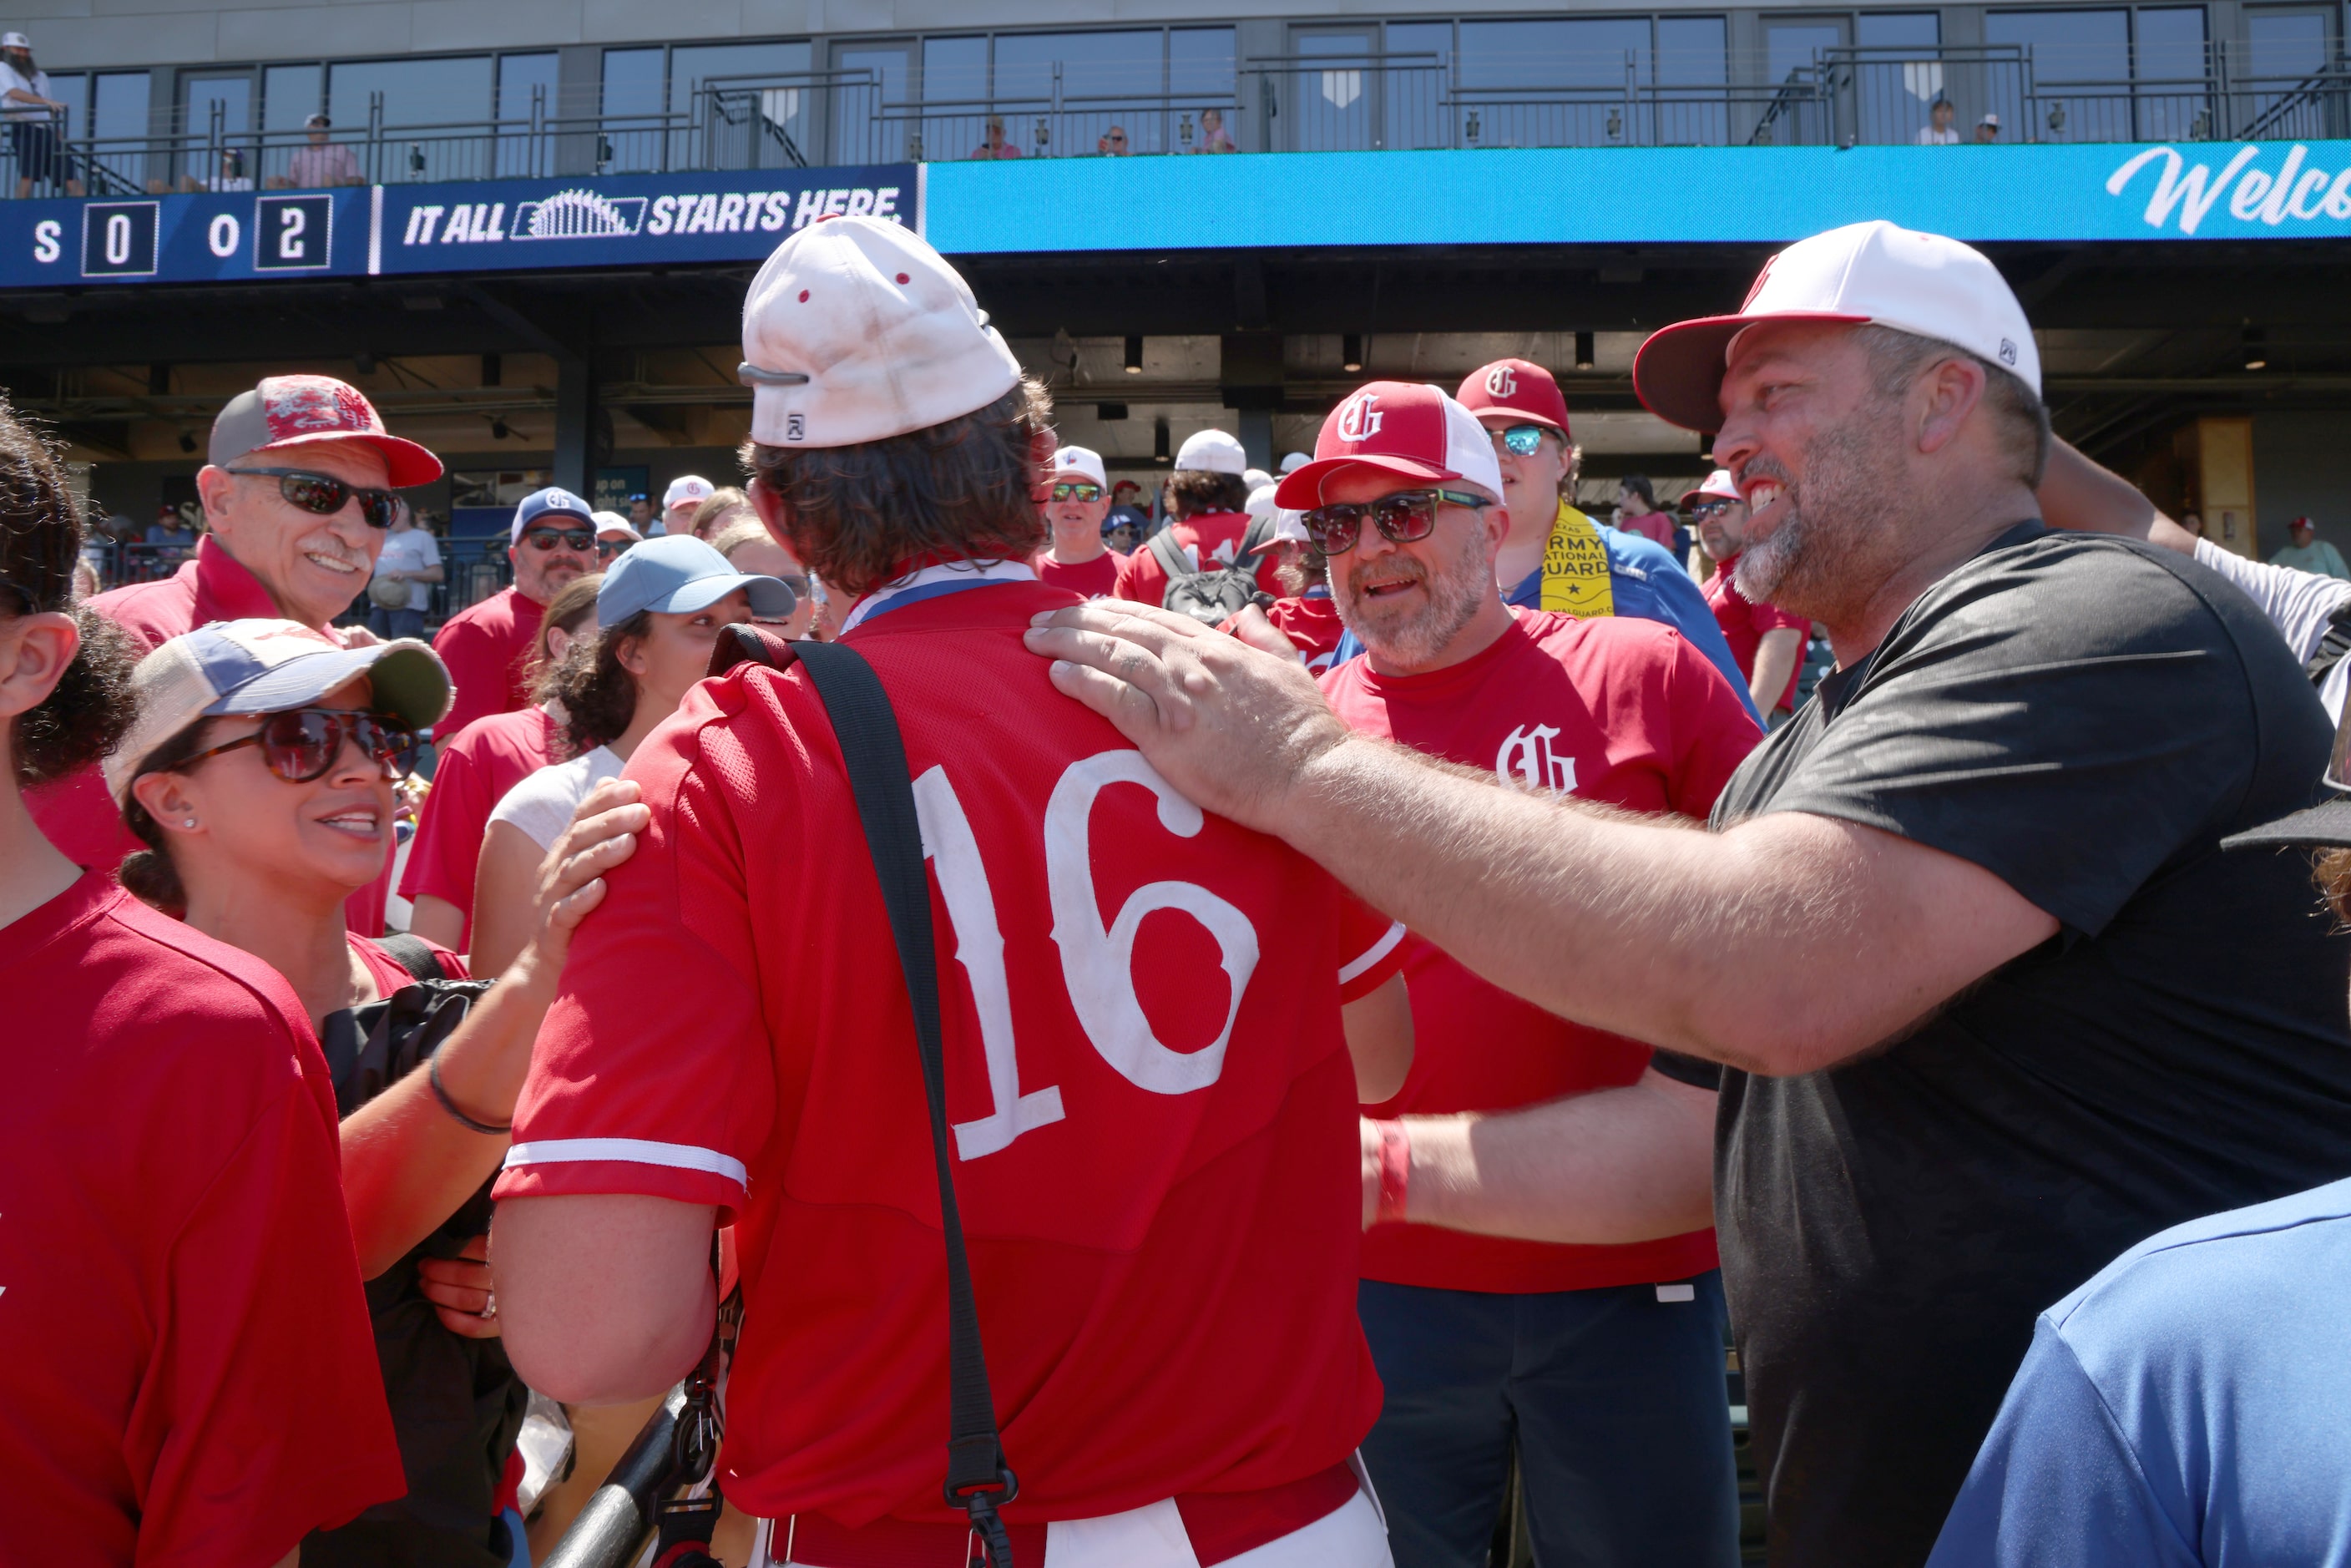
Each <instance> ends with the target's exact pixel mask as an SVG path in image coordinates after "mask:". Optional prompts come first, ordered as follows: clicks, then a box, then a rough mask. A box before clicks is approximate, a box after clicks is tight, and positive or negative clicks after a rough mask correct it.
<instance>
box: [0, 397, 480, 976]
mask: <svg viewBox="0 0 2351 1568" xmlns="http://www.w3.org/2000/svg"><path fill="white" fill-rule="evenodd" d="M206 455H207V456H208V457H209V458H210V459H211V461H210V462H209V463H207V464H206V465H204V468H203V469H201V470H199V471H198V473H197V475H196V494H197V496H198V497H200V498H201V499H202V500H203V502H204V538H201V539H199V540H198V541H197V542H196V549H195V556H194V559H192V560H190V561H188V562H187V563H186V564H184V565H183V566H182V567H181V568H180V570H178V571H176V572H174V573H173V574H172V576H170V577H168V578H165V579H163V580H161V581H158V582H139V583H132V584H131V585H129V586H128V587H124V588H118V589H115V590H113V591H111V592H108V593H101V594H99V595H98V597H96V598H95V599H92V600H91V601H89V604H90V608H91V609H93V610H96V611H98V612H99V613H101V614H103V615H106V616H107V617H109V618H110V619H111V620H113V621H116V622H120V624H121V625H122V626H123V627H124V628H125V629H127V630H128V631H129V632H131V636H132V637H134V638H136V639H137V640H138V642H139V644H140V648H139V651H140V652H141V653H147V652H149V651H151V650H152V649H154V648H156V647H158V646H160V645H162V643H167V642H169V641H170V640H171V639H172V638H174V637H178V636H181V635H183V634H184V633H186V632H193V631H194V630H195V629H196V628H197V627H199V626H205V625H209V624H211V623H212V622H215V621H242V620H248V619H253V618H260V619H264V620H285V621H298V622H301V623H302V624H303V625H305V626H308V627H309V628H311V629H312V630H313V631H316V632H323V633H324V634H325V635H327V636H329V637H331V638H333V639H335V641H337V642H339V643H340V642H342V641H344V640H345V639H346V637H347V636H348V637H356V638H358V639H360V640H361V641H367V640H370V637H369V633H368V632H366V631H365V630H363V629H359V628H354V629H352V631H350V632H348V633H346V632H342V631H340V630H338V629H337V628H336V627H335V626H334V625H333V624H332V622H333V621H334V618H335V617H336V616H338V615H340V614H341V613H342V612H344V611H345V610H347V609H349V608H350V602H351V600H352V599H353V597H354V596H356V595H357V594H358V593H359V592H360V591H361V590H363V589H365V588H366V587H367V584H368V578H369V577H370V576H371V574H372V572H373V571H374V570H375V562H376V557H377V556H378V555H380V554H381V552H382V550H383V545H384V539H385V537H386V533H387V530H388V529H390V528H391V526H392V516H393V514H394V512H395V511H397V510H398V500H397V498H396V497H394V496H392V491H393V490H396V489H405V488H407V487H409V486H414V485H429V484H431V483H432V482H433V481H434V480H435V479H438V478H439V477H440V476H441V460H440V459H439V458H437V457H435V456H434V455H433V454H432V453H430V452H428V451H426V450H425V449H424V448H423V447H422V446H419V445H418V444H416V443H414V442H413V441H403V440H402V439H401V438H400V437H398V436H396V435H393V434H391V433H390V432H389V431H387V430H385V429H384V424H383V418H382V416H381V414H379V413H376V411H375V406H374V405H373V404H372V403H371V402H368V400H367V397H366V394H365V393H363V392H360V390H359V389H358V388H357V387H354V386H350V385H348V384H347V383H345V382H339V381H336V380H335V379H333V378H332V377H330V376H309V375H303V376H268V377H265V378H264V379H263V380H262V382H261V383H260V384H259V385H258V386H256V387H255V388H254V389H253V390H252V391H251V392H239V393H238V394H237V395H236V396H235V397H233V398H231V399H230V400H229V401H228V402H227V404H226V406H225V407H223V408H222V410H221V411H220V415H219V417H218V418H216V419H214V421H213V434H212V443H211V445H210V447H209V448H208V450H207V452H206ZM444 733H448V734H455V730H446V731H444ZM26 804H27V805H29V806H30V807H31V808H32V810H33V819H34V821H37V823H39V824H40V828H41V831H42V832H44V833H46V834H47V836H48V840H49V841H50V842H51V843H53V844H55V845H56V846H57V848H58V850H60V851H61V852H64V854H65V855H66V857H67V858H68V860H71V861H73V862H75V863H76V864H78V865H85V866H103V867H106V868H108V869H112V868H113V867H116V866H119V865H120V864H121V863H122V858H123V856H125V855H128V854H133V853H136V852H138V851H139V850H140V849H141V844H140V842H139V841H138V840H136V839H134V838H132V837H131V834H130V833H129V832H128V831H126V830H125V829H124V828H123V826H122V814H121V812H120V811H119V810H116V809H115V805H114V801H113V800H112V799H111V798H110V796H109V795H108V794H107V792H106V782H105V780H104V779H102V778H101V777H100V776H99V770H98V769H97V768H84V769H82V770H81V771H79V772H78V773H75V774H71V775H69V776H68V777H67V778H65V779H60V780H59V781H58V782H57V783H56V784H53V785H50V786H48V787H47V788H46V789H39V790H36V791H34V792H32V793H31V794H30V795H28V796H27V797H26ZM388 887H389V882H388V879H387V880H386V881H380V882H378V883H375V884H374V885H373V886H371V887H369V888H367V889H365V890H363V891H362V892H360V893H359V894H354V895H353V896H352V900H351V905H350V917H351V924H352V929H354V930H357V931H362V932H366V933H369V934H373V933H376V932H380V931H381V930H382V929H383V907H384V895H385V894H386V892H387V891H388Z"/></svg>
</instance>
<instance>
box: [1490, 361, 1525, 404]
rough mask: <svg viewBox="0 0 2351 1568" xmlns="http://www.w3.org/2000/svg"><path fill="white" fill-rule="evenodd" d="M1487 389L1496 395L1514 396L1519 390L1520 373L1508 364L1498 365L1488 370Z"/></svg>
mask: <svg viewBox="0 0 2351 1568" xmlns="http://www.w3.org/2000/svg"><path fill="white" fill-rule="evenodd" d="M1486 390H1487V391H1488V392H1492V393H1493V394H1494V395H1495V396H1496V397H1513V396H1516V395H1517V393H1518V390H1519V373H1518V372H1517V371H1514V370H1512V369H1510V366H1508V365H1496V366H1495V367H1494V368H1493V369H1492V370H1490V371H1487V372H1486Z"/></svg>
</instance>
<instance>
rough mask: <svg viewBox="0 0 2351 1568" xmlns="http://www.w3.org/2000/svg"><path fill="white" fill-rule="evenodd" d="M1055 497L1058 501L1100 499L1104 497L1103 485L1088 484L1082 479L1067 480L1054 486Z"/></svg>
mask: <svg viewBox="0 0 2351 1568" xmlns="http://www.w3.org/2000/svg"><path fill="white" fill-rule="evenodd" d="M1053 499H1055V500H1056V501H1099V500H1101V499H1102V486H1100V485H1092V484H1087V483H1083V482H1080V481H1070V482H1065V483H1062V484H1059V485H1056V486H1053Z"/></svg>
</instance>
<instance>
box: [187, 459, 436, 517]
mask: <svg viewBox="0 0 2351 1568" xmlns="http://www.w3.org/2000/svg"><path fill="white" fill-rule="evenodd" d="M228 472H230V473H231V474H235V475H236V476H239V477H241V478H248V479H275V480H277V493H278V494H279V495H280V496H282V497H285V498H286V503H287V505H288V506H291V507H299V508H300V509H301V510H303V511H306V512H308V513H311V514H312V515H314V516H316V517H333V516H334V515H335V514H336V513H337V512H340V511H341V510H342V509H343V507H344V506H345V505H346V504H348V503H349V502H350V499H351V497H354V496H356V497H359V503H360V520H361V521H363V522H365V523H366V524H367V526H368V527H370V528H391V527H392V520H393V519H394V518H396V517H399V516H400V497H398V496H396V495H394V494H392V492H391V491H390V490H371V489H363V488H361V487H360V486H357V485H353V484H350V483H349V482H348V481H345V480H341V479H338V478H336V477H335V476H333V475H331V474H313V473H311V472H309V471H308V469H304V468H231V469H230V470H228Z"/></svg>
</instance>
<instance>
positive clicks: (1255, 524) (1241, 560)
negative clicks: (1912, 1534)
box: [1233, 517, 1273, 577]
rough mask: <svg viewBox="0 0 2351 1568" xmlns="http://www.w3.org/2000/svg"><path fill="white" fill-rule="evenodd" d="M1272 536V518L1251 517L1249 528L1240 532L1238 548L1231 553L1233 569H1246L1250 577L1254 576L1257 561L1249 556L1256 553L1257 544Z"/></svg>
mask: <svg viewBox="0 0 2351 1568" xmlns="http://www.w3.org/2000/svg"><path fill="white" fill-rule="evenodd" d="M1272 537H1273V519H1272V518H1271V517H1251V518H1250V519H1249V528H1247V529H1246V530H1245V531H1244V532H1243V533H1242V534H1241V542H1240V548H1239V549H1238V550H1236V551H1235V552H1234V553H1233V570H1235V571H1246V572H1248V573H1249V575H1250V576H1251V577H1255V576H1256V575H1257V562H1256V561H1254V560H1252V559H1249V558H1250V557H1251V556H1254V555H1255V554H1257V552H1258V547H1259V546H1260V545H1262V544H1264V543H1265V541H1266V540H1268V539H1270V538H1272Z"/></svg>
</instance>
